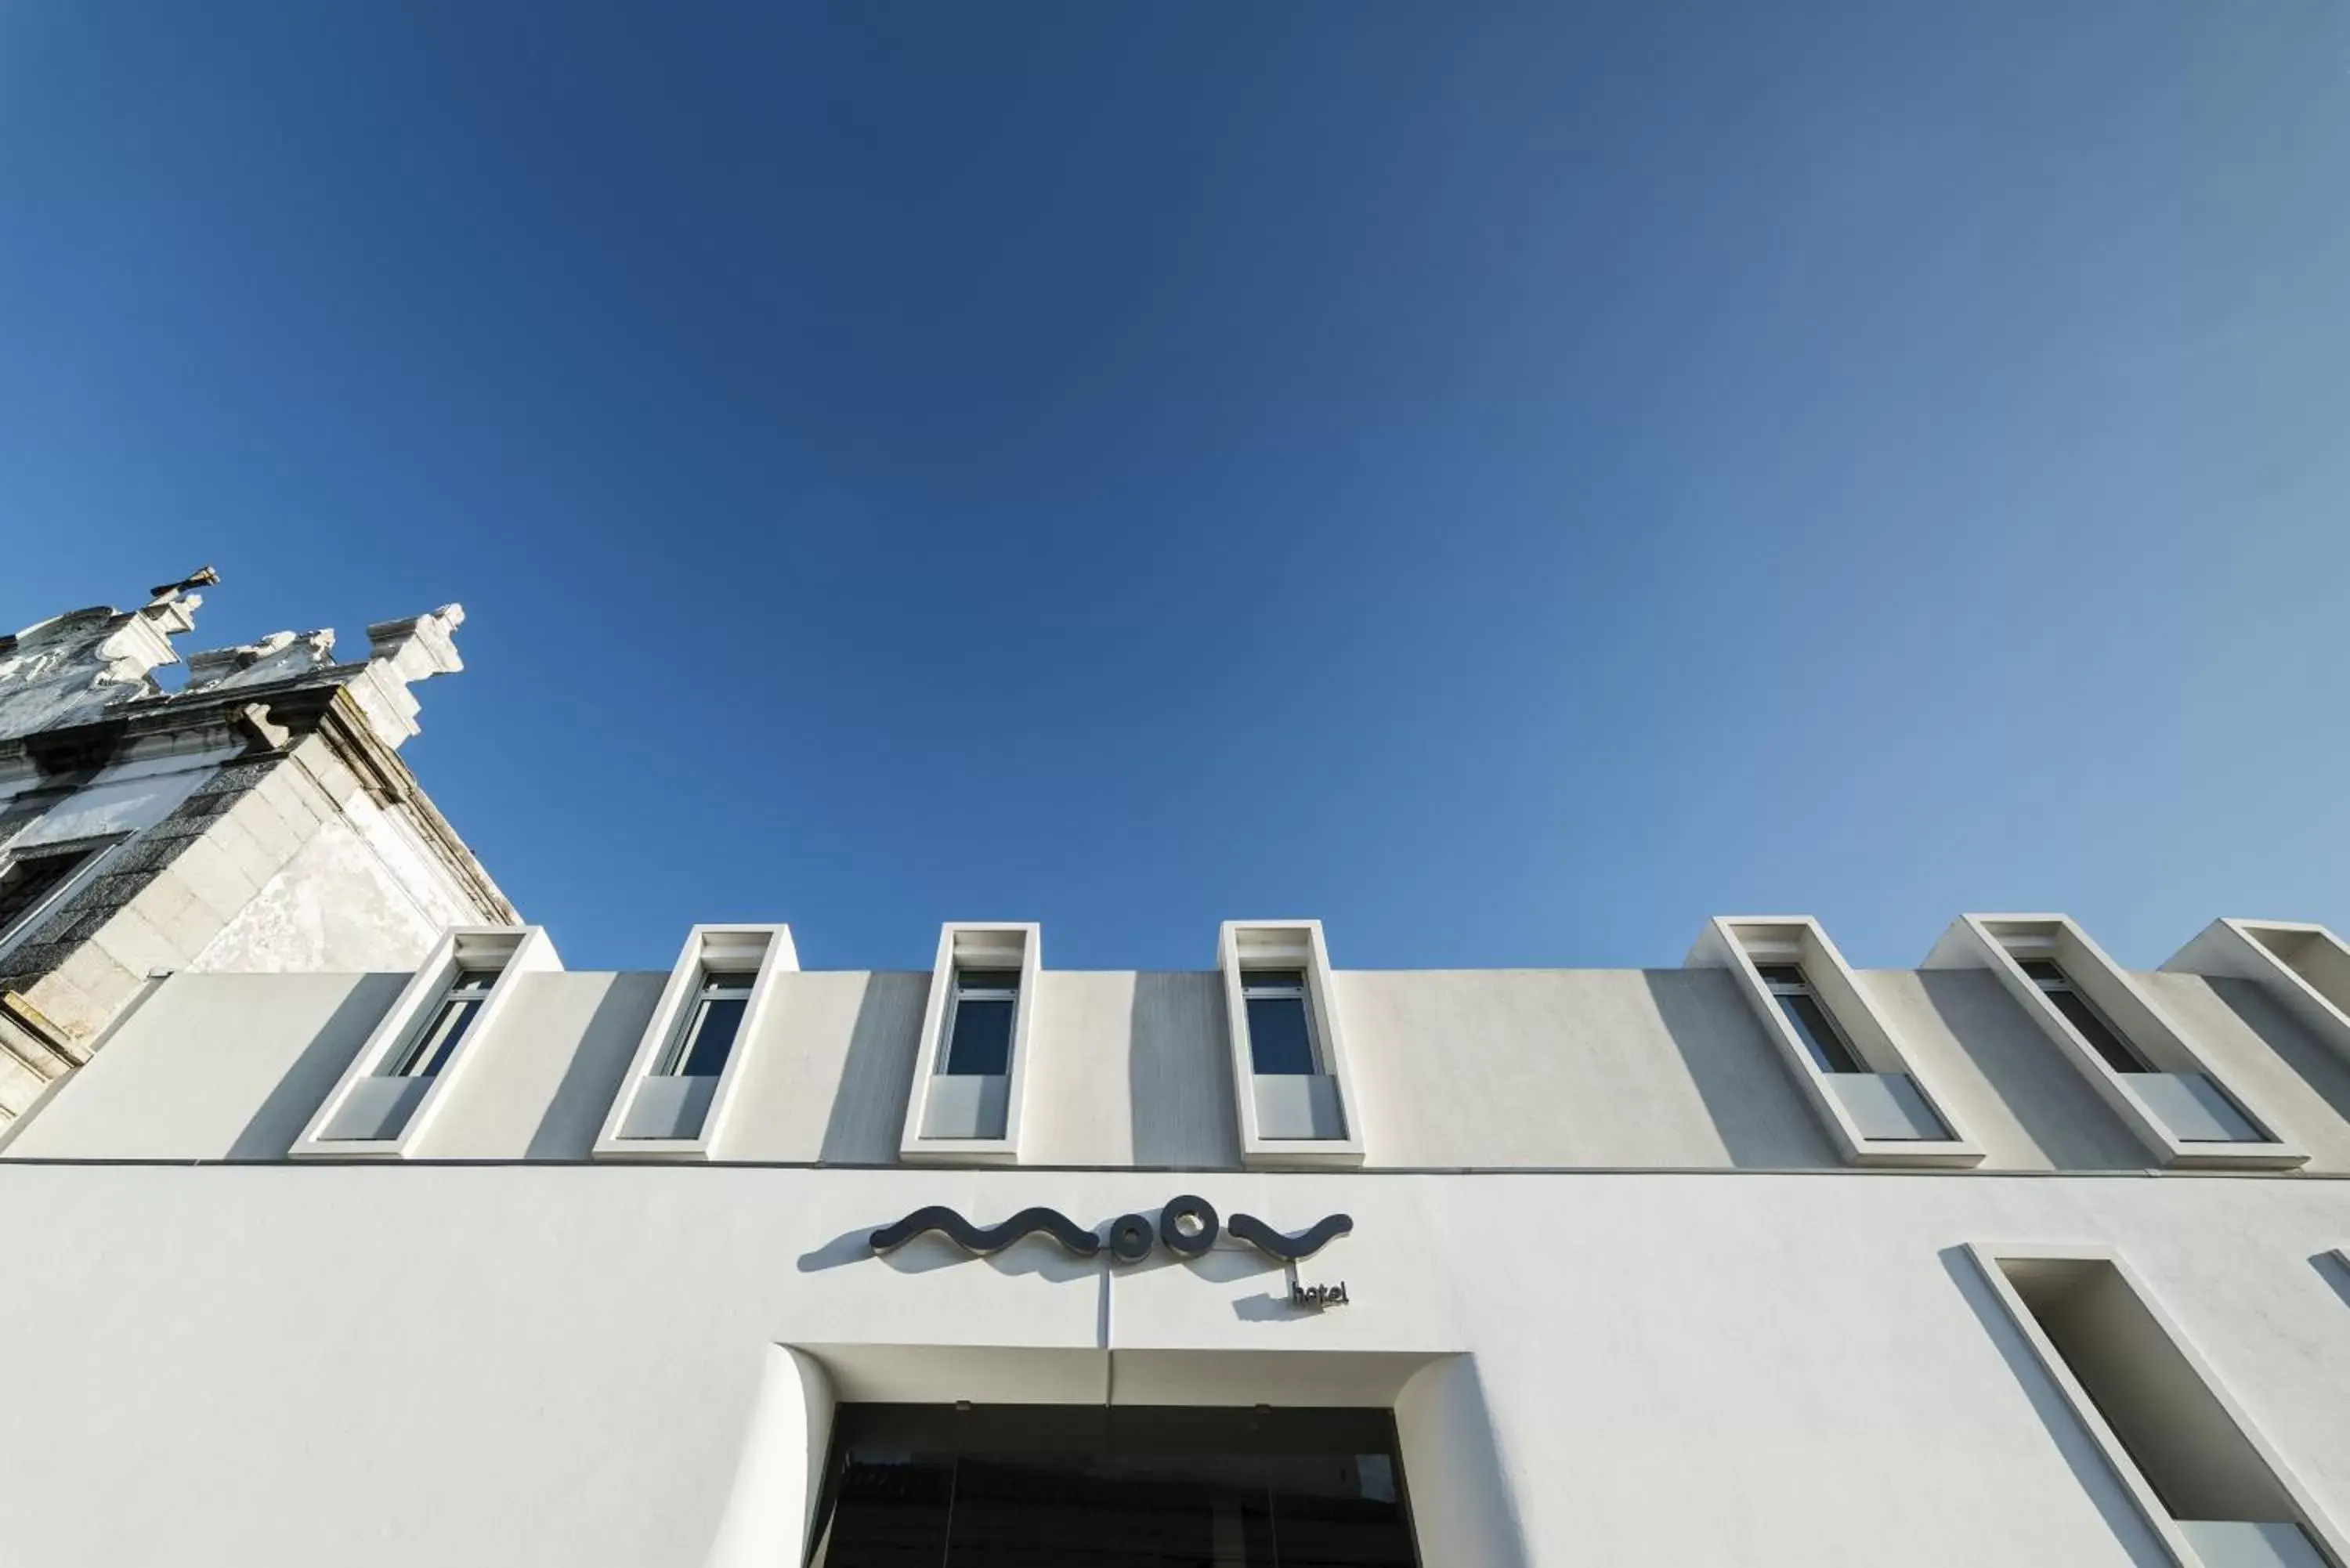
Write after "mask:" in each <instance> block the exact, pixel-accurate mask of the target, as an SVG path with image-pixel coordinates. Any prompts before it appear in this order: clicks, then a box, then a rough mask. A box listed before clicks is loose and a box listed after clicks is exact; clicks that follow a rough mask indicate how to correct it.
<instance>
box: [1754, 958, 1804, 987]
mask: <svg viewBox="0 0 2350 1568" xmlns="http://www.w3.org/2000/svg"><path fill="white" fill-rule="evenodd" d="M1754 969H1755V972H1756V973H1758V974H1760V975H1761V976H1762V977H1763V984H1765V985H1809V984H1810V983H1811V982H1810V981H1807V980H1805V979H1804V971H1803V970H1802V969H1801V968H1800V967H1799V966H1797V965H1795V964H1791V963H1759V964H1756V965H1755V966H1754Z"/></svg>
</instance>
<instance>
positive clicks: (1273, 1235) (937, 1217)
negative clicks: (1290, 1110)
mask: <svg viewBox="0 0 2350 1568" xmlns="http://www.w3.org/2000/svg"><path fill="white" fill-rule="evenodd" d="M1354 1229H1355V1221H1354V1219H1353V1217H1352V1216H1350V1215H1346V1214H1326V1215H1324V1216H1323V1217H1322V1218H1321V1219H1320V1220H1315V1222H1314V1223H1313V1224H1312V1225H1309V1226H1307V1227H1306V1228H1305V1230H1303V1231H1298V1232H1297V1233H1296V1234H1295V1235H1294V1236H1293V1235H1285V1234H1284V1233H1283V1232H1281V1231H1276V1230H1274V1228H1273V1227H1272V1226H1270V1225H1268V1224H1266V1223H1265V1222H1264V1221H1263V1220H1260V1219H1258V1218H1257V1217H1256V1216H1255V1215H1253V1214H1235V1215H1233V1216H1232V1218H1231V1219H1230V1220H1224V1221H1222V1222H1221V1224H1220V1223H1219V1221H1218V1220H1217V1218H1216V1208H1215V1205H1214V1204H1212V1203H1210V1202H1209V1201H1208V1200H1207V1199H1204V1198H1196V1197H1193V1196H1191V1194H1189V1193H1186V1194H1185V1195H1184V1196H1182V1197H1180V1198H1178V1199H1173V1200H1172V1201H1170V1203H1169V1204H1168V1205H1167V1207H1166V1208H1164V1209H1161V1210H1159V1223H1158V1224H1157V1226H1155V1227H1154V1226H1153V1225H1152V1224H1151V1222H1150V1218H1149V1215H1146V1214H1121V1215H1119V1216H1118V1218H1117V1219H1116V1220H1111V1221H1110V1224H1109V1233H1108V1235H1107V1237H1106V1238H1105V1237H1103V1236H1097V1235H1096V1234H1095V1233H1094V1232H1093V1231H1088V1230H1087V1229H1086V1228H1085V1227H1084V1226H1082V1225H1080V1224H1078V1223H1077V1222H1076V1220H1072V1219H1070V1218H1069V1217H1068V1216H1067V1215H1066V1214H1064V1213H1062V1212H1061V1211H1060V1210H1057V1209H1023V1210H1021V1211H1020V1212H1019V1213H1017V1214H1014V1216H1013V1217H1012V1218H1011V1219H1009V1220H1004V1221H1003V1223H1002V1224H1000V1225H974V1224H972V1222H971V1221H970V1220H966V1219H964V1218H963V1217H962V1215H960V1214H958V1213H956V1212H955V1211H954V1210H951V1209H948V1208H945V1207H943V1206H941V1205H935V1204H934V1205H932V1206H931V1207H930V1208H928V1209H917V1210H914V1211H913V1212H912V1213H911V1214H909V1215H907V1216H906V1217H905V1218H904V1219H903V1220H899V1221H898V1222H897V1223H896V1224H895V1225H884V1226H883V1227H881V1229H879V1231H874V1232H873V1234H872V1236H871V1238H870V1241H871V1242H872V1246H873V1251H875V1252H876V1253H880V1252H889V1251H895V1250H896V1249H898V1248H899V1247H902V1246H904V1245H905V1244H906V1243H907V1242H909V1241H912V1240H913V1239H914V1238H915V1237H917V1236H919V1235H920V1234H921V1233H922V1232H923V1231H937V1232H939V1234H941V1236H944V1237H945V1238H946V1239H947V1240H948V1241H952V1242H953V1243H954V1244H955V1245H956V1246H958V1247H961V1248H962V1250H963V1251H966V1252H970V1253H972V1254H975V1255H976V1256H979V1257H986V1256H987V1255H988V1254H990V1253H992V1252H1000V1251H1003V1249H1004V1248H1006V1247H1009V1246H1010V1245H1012V1243H1013V1242H1014V1241H1019V1240H1020V1239H1021V1238H1022V1237H1024V1236H1030V1235H1038V1234H1042V1235H1045V1236H1049V1237H1051V1238H1052V1239H1053V1240H1054V1241H1057V1242H1059V1243H1060V1244H1061V1246H1062V1247H1063V1248H1064V1249H1065V1250H1066V1251H1069V1252H1072V1253H1074V1254H1076V1256H1077V1257H1080V1258H1092V1257H1098V1256H1099V1255H1100V1253H1101V1251H1102V1249H1103V1248H1104V1247H1107V1248H1108V1249H1109V1255H1110V1256H1111V1257H1112V1258H1113V1259H1115V1260H1116V1261H1118V1262H1121V1263H1139V1262H1141V1261H1142V1260H1143V1259H1145V1258H1147V1257H1149V1255H1150V1250H1151V1248H1153V1247H1155V1246H1158V1245H1160V1244H1161V1243H1163V1244H1164V1245H1165V1246H1166V1248H1167V1250H1168V1251H1170V1252H1173V1253H1174V1254H1175V1255H1176V1256H1178V1257H1182V1258H1197V1257H1200V1256H1201V1255H1202V1254H1204V1253H1205V1252H1206V1251H1207V1250H1208V1249H1209V1248H1211V1247H1212V1246H1214V1245H1215V1244H1216V1237H1217V1235H1218V1234H1219V1233H1220V1232H1221V1231H1229V1232H1230V1233H1231V1235H1232V1239H1233V1240H1234V1241H1245V1242H1247V1243H1248V1244H1249V1245H1250V1246H1252V1247H1254V1248H1255V1249H1256V1250H1257V1251H1260V1252H1263V1254H1264V1255H1265V1256H1266V1257H1268V1258H1271V1259H1273V1260H1274V1262H1279V1263H1295V1262H1297V1261H1298V1260H1300V1259H1301V1258H1310V1257H1312V1256H1313V1255H1314V1254H1315V1253H1316V1252H1318V1251H1321V1250H1322V1249H1323V1248H1324V1247H1326V1246H1328V1245H1329V1244H1330V1243H1331V1242H1332V1241H1336V1239H1337V1238H1339V1237H1341V1236H1344V1235H1347V1234H1349V1233H1351V1232H1352V1231H1354Z"/></svg>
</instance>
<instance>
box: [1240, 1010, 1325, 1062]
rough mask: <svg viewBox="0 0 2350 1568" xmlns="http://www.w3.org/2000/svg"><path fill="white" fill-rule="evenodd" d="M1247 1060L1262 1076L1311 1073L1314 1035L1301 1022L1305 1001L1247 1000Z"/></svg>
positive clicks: (1304, 1023) (1303, 1019) (1303, 1016)
mask: <svg viewBox="0 0 2350 1568" xmlns="http://www.w3.org/2000/svg"><path fill="white" fill-rule="evenodd" d="M1248 1032H1249V1059H1250V1061H1251V1062H1252V1063H1253V1064H1254V1065H1255V1067H1256V1070H1257V1071H1258V1072H1259V1073H1263V1074H1275V1073H1313V1072H1318V1071H1320V1069H1319V1068H1317V1067H1316V1066H1315V1063H1314V1036H1313V1033H1312V1031H1311V1030H1310V1029H1309V1028H1308V1027H1307V1025H1306V1021H1305V998H1304V997H1302V996H1293V997H1287V998H1281V997H1262V996H1253V997H1250V998H1249V999H1248Z"/></svg>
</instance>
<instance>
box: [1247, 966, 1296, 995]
mask: <svg viewBox="0 0 2350 1568" xmlns="http://www.w3.org/2000/svg"><path fill="white" fill-rule="evenodd" d="M1303 990H1305V971H1304V970H1297V969H1250V970H1243V971H1241V993H1242V994H1243V995H1244V996H1245V995H1252V994H1253V993H1255V992H1260V991H1263V992H1276V993H1277V992H1283V991H1303Z"/></svg>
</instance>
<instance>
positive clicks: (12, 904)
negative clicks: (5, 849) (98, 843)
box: [0, 855, 88, 936]
mask: <svg viewBox="0 0 2350 1568" xmlns="http://www.w3.org/2000/svg"><path fill="white" fill-rule="evenodd" d="M87 859H88V856H86V855H44V856H41V857H38V858H36V859H32V860H16V861H11V862H10V863H9V865H8V868H7V869H6V870H5V871H0V936H5V935H6V934H7V932H8V929H9V928H10V927H11V926H14V925H15V924H16V922H17V921H18V920H20V919H24V918H25V917H26V915H28V914H31V913H33V912H34V911H35V910H36V909H38V908H39V907H40V903H41V900H42V899H44V898H47V897H48V896H49V895H50V894H51V893H53V892H55V891H56V890H57V887H58V885H59V884H61V883H63V882H64V881H65V880H66V879H67V878H68V877H71V876H72V875H73V874H74V872H75V871H76V870H78V869H79V867H80V866H81V864H82V862H83V861H85V860H87Z"/></svg>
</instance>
